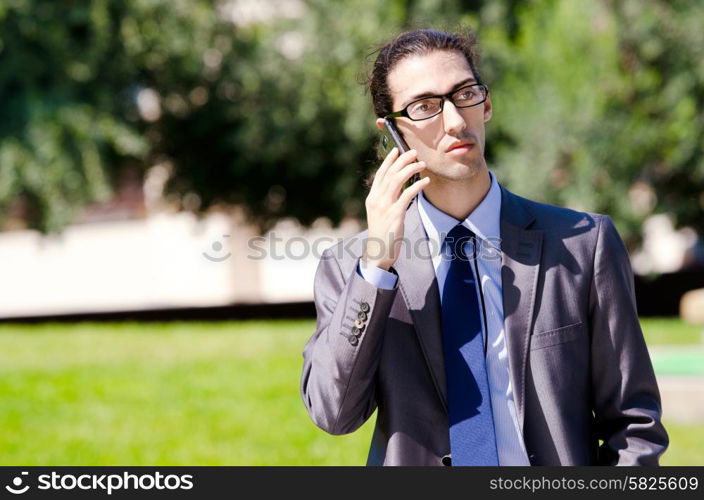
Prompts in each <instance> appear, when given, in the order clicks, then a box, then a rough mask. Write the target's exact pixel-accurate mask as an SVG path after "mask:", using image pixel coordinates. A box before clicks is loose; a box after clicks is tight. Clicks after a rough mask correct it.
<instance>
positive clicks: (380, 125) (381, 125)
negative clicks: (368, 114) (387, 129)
mask: <svg viewBox="0 0 704 500" xmlns="http://www.w3.org/2000/svg"><path fill="white" fill-rule="evenodd" d="M376 128H378V129H379V130H384V119H383V118H377V119H376Z"/></svg>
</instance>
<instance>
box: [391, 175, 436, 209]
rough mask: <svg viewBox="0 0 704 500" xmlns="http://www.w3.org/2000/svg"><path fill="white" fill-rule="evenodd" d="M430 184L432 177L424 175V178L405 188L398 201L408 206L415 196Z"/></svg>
mask: <svg viewBox="0 0 704 500" xmlns="http://www.w3.org/2000/svg"><path fill="white" fill-rule="evenodd" d="M428 184H430V177H423V178H422V179H419V180H417V181H416V182H414V183H413V184H411V185H410V186H408V187H407V188H406V189H404V190H403V193H401V196H399V197H398V201H397V202H396V203H399V204H400V205H401V206H403V207H404V208H405V207H407V206H408V204H409V203H411V201H412V200H413V198H415V197H416V196H417V195H418V193H420V192H421V191H422V190H423V188H424V187H425V186H427V185H428Z"/></svg>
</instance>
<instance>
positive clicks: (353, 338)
mask: <svg viewBox="0 0 704 500" xmlns="http://www.w3.org/2000/svg"><path fill="white" fill-rule="evenodd" d="M347 340H349V342H350V344H352V345H357V344H359V340H358V339H357V337H355V336H354V335H350V336H349V337H347Z"/></svg>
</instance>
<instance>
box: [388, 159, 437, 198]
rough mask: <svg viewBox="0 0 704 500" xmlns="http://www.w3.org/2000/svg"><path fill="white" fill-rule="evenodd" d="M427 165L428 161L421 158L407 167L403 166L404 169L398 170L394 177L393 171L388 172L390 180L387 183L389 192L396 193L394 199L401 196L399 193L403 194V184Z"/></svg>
mask: <svg viewBox="0 0 704 500" xmlns="http://www.w3.org/2000/svg"><path fill="white" fill-rule="evenodd" d="M426 166H427V165H426V163H425V162H424V161H422V160H421V161H418V162H415V163H411V164H409V165H406V166H405V167H403V169H401V170H400V171H398V172H396V174H394V175H393V177H392V176H391V173H387V174H386V176H387V178H389V181H388V182H387V183H386V184H387V189H388V192H391V193H393V194H394V200H396V199H397V198H398V197H399V195H400V194H401V190H402V189H403V185H404V184H405V183H406V182H408V179H410V178H411V177H412V176H413V175H414V174H417V173H420V172H422V171H423V170H425V168H426Z"/></svg>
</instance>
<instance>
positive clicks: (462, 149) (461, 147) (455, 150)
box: [445, 141, 474, 155]
mask: <svg viewBox="0 0 704 500" xmlns="http://www.w3.org/2000/svg"><path fill="white" fill-rule="evenodd" d="M473 148H474V144H473V143H472V142H469V141H459V142H456V143H454V144H451V145H450V147H449V148H447V149H446V150H445V152H446V153H452V154H456V155H458V154H459V155H461V154H464V153H467V152H469V151H471V150H472V149H473Z"/></svg>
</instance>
